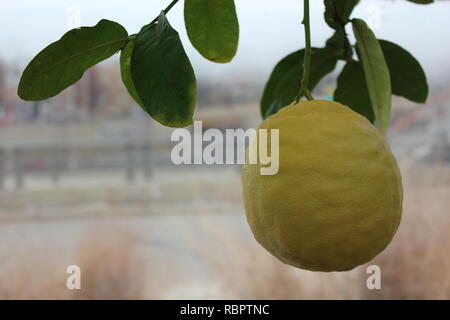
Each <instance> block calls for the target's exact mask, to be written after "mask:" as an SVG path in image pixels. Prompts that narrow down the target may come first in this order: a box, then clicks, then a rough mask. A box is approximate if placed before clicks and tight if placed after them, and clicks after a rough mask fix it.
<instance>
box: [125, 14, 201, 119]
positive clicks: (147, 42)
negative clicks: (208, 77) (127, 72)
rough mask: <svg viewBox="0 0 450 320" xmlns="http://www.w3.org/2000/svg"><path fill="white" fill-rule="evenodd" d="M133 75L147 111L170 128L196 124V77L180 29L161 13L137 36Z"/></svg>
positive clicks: (132, 66) (133, 56) (132, 60)
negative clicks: (173, 26)
mask: <svg viewBox="0 0 450 320" xmlns="http://www.w3.org/2000/svg"><path fill="white" fill-rule="evenodd" d="M131 77H132V80H133V83H134V86H135V88H136V92H137V95H138V96H139V97H140V99H141V101H142V104H143V108H144V110H145V111H146V112H147V113H149V114H150V115H151V116H152V117H153V119H155V120H157V121H158V122H160V123H161V124H163V125H165V126H169V127H185V126H188V125H190V124H192V116H193V113H194V109H195V104H196V90H197V86H196V80H195V75H194V70H193V69H192V66H191V63H190V61H189V58H188V57H187V55H186V52H185V51H184V48H183V44H182V43H181V40H180V37H179V35H178V32H176V31H175V30H174V29H173V28H172V27H171V26H170V24H169V22H168V21H167V19H166V17H165V14H164V12H161V15H160V16H159V19H158V22H157V23H155V24H152V25H151V26H149V27H147V28H143V29H142V30H141V32H139V34H138V35H137V36H136V39H135V45H134V50H133V54H132V57H131Z"/></svg>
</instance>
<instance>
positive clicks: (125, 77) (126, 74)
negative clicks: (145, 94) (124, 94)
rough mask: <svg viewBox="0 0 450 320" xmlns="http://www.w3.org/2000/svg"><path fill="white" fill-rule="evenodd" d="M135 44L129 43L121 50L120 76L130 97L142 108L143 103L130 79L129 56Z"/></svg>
mask: <svg viewBox="0 0 450 320" xmlns="http://www.w3.org/2000/svg"><path fill="white" fill-rule="evenodd" d="M134 46H135V42H134V41H130V42H128V43H127V45H126V46H125V47H124V48H123V49H122V53H121V54H120V74H121V76H122V82H123V84H124V85H125V87H126V88H127V90H128V93H129V94H130V96H131V97H132V98H133V99H134V101H136V103H137V104H139V105H140V106H141V107H143V106H144V105H143V103H142V101H141V98H139V95H138V94H137V92H136V88H135V86H134V83H133V79H132V77H131V56H132V55H133V50H134Z"/></svg>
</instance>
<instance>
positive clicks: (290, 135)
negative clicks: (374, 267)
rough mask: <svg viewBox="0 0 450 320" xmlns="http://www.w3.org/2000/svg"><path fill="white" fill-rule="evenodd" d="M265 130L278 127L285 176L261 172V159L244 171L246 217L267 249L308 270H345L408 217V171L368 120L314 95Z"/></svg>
mask: <svg viewBox="0 0 450 320" xmlns="http://www.w3.org/2000/svg"><path fill="white" fill-rule="evenodd" d="M259 129H279V171H278V173H277V174H275V175H261V172H260V168H261V167H263V166H262V165H260V164H248V163H246V164H245V165H244V166H243V170H242V184H243V198H244V205H245V209H246V215H247V221H248V223H249V225H250V227H251V229H252V232H253V234H254V236H255V239H256V240H257V241H258V242H259V243H260V244H261V245H262V246H263V247H264V248H266V249H267V250H268V251H269V252H270V253H272V254H273V255H274V256H275V257H277V258H278V259H280V260H281V261H283V262H284V263H287V264H289V265H292V266H295V267H299V268H302V269H307V270H312V271H345V270H350V269H353V268H355V267H356V266H359V265H361V264H364V263H366V262H368V261H370V260H371V259H372V258H374V257H375V256H376V255H377V254H378V253H380V252H381V251H382V250H383V249H384V248H385V247H386V246H387V245H388V244H389V243H390V242H391V240H392V238H393V236H394V234H395V232H396V230H397V228H398V225H399V223H400V219H401V212H402V198H403V191H402V184H401V176H400V172H399V169H398V167H397V164H396V161H395V159H394V157H393V155H392V153H391V151H390V149H389V146H388V144H387V142H386V140H385V139H384V137H383V136H381V135H380V133H379V132H378V130H377V129H376V128H375V127H374V126H373V125H372V124H371V123H370V122H369V121H368V120H366V118H364V117H362V116H360V115H359V114H357V113H355V112H353V111H352V110H351V109H349V108H348V107H346V106H343V105H341V104H339V103H337V102H330V101H320V100H313V101H307V102H300V103H298V104H296V105H292V106H288V107H285V108H283V109H281V110H280V111H279V112H278V113H276V114H274V115H272V116H271V117H269V118H267V119H266V120H265V121H264V122H263V123H262V124H261V125H260V126H259ZM256 141H257V140H256V138H255V139H254V140H253V141H252V142H251V144H250V146H249V148H256V146H257V143H256ZM269 150H270V148H269Z"/></svg>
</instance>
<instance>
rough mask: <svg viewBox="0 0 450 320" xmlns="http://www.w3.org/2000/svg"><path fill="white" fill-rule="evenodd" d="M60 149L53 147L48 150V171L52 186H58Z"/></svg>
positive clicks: (59, 147) (56, 146)
mask: <svg viewBox="0 0 450 320" xmlns="http://www.w3.org/2000/svg"><path fill="white" fill-rule="evenodd" d="M61 149H62V147H61V146H59V145H54V146H52V147H51V148H50V171H51V177H52V181H53V184H54V185H58V183H59V180H60V174H61V170H60V169H61V168H60V166H61V151H62V150H61Z"/></svg>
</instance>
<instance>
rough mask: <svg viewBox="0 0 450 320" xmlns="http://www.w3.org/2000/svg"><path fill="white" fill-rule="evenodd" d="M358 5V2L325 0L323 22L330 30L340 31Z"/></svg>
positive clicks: (353, 0)
mask: <svg viewBox="0 0 450 320" xmlns="http://www.w3.org/2000/svg"><path fill="white" fill-rule="evenodd" d="M358 3H359V0H325V21H326V22H327V24H328V25H329V26H330V27H331V28H333V29H335V30H340V31H342V26H345V25H346V24H347V23H348V22H349V18H350V15H351V14H352V11H353V9H354V8H355V6H356V5H357V4H358Z"/></svg>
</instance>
